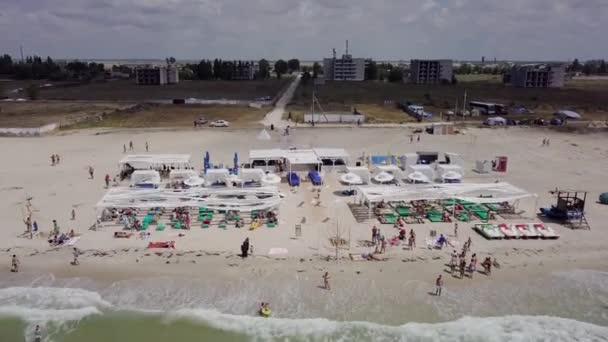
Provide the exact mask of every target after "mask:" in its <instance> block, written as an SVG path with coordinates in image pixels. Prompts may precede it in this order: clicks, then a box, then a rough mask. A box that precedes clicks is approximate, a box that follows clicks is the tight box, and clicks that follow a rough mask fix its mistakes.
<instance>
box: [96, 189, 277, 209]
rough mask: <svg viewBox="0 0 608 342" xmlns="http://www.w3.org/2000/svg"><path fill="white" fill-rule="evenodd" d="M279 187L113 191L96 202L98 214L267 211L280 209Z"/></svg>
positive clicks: (109, 191)
mask: <svg viewBox="0 0 608 342" xmlns="http://www.w3.org/2000/svg"><path fill="white" fill-rule="evenodd" d="M280 203H281V197H280V196H279V192H278V190H277V188H276V187H260V188H193V189H183V190H175V189H133V188H111V189H110V190H108V192H107V193H106V194H105V195H104V196H103V198H102V199H101V200H100V201H99V202H98V203H97V210H98V214H99V213H100V212H101V211H102V210H103V209H106V208H177V207H195V208H198V207H206V208H209V209H211V210H238V211H252V210H267V209H272V208H278V206H279V204H280Z"/></svg>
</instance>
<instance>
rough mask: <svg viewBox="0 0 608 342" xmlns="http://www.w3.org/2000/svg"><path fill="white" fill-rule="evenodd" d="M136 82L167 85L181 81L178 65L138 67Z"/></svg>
mask: <svg viewBox="0 0 608 342" xmlns="http://www.w3.org/2000/svg"><path fill="white" fill-rule="evenodd" d="M135 82H136V83H137V84H140V85H165V84H176V83H179V71H178V70H177V67H174V66H170V67H164V66H160V67H137V68H136V69H135Z"/></svg>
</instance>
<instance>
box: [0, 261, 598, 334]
mask: <svg viewBox="0 0 608 342" xmlns="http://www.w3.org/2000/svg"><path fill="white" fill-rule="evenodd" d="M231 287H233V288H231ZM256 288H257V287H256V286H255V285H254V284H248V283H242V284H232V285H229V286H224V287H218V286H216V284H211V283H209V284H205V283H202V284H201V283H198V282H194V281H192V282H189V281H187V280H184V279H172V278H158V279H135V280H126V281H119V282H115V283H112V284H110V285H105V284H104V285H101V284H98V283H96V282H94V281H91V280H89V279H82V278H72V279H55V278H54V277H53V276H52V275H36V276H20V277H19V278H14V279H11V280H10V281H7V280H4V281H0V341H2V342H5V341H6V342H12V341H19V342H22V341H33V337H34V330H35V327H36V325H40V326H41V330H42V333H43V341H53V342H72V341H91V342H96V341H100V342H101V341H104V342H106V341H131V342H135V341H146V342H155V341H159V342H160V341H163V342H166V341H168V340H169V341H608V327H607V326H608V273H605V272H597V271H588V270H576V271H571V272H562V273H555V274H553V275H551V276H549V277H546V278H538V279H534V280H532V281H530V282H526V283H525V284H517V285H504V286H498V285H496V284H490V283H488V285H484V286H477V287H475V288H472V287H471V288H462V289H458V290H454V291H446V292H445V293H444V295H443V296H442V297H441V298H440V299H439V298H433V297H431V296H428V293H427V292H426V291H428V289H425V288H424V287H422V286H417V285H416V284H413V285H412V286H410V287H409V288H408V289H407V293H408V296H410V297H411V300H410V301H409V302H408V303H409V304H408V305H410V306H411V307H409V310H408V309H407V308H404V307H401V306H397V307H396V308H390V307H385V308H384V310H377V308H374V306H373V305H371V303H372V302H373V301H374V300H375V299H374V298H371V301H368V300H366V299H364V297H362V296H361V294H360V293H358V292H357V290H355V289H351V290H349V291H347V290H341V291H340V292H338V291H336V292H335V293H334V294H333V295H332V297H337V298H336V299H335V300H334V301H332V302H329V303H324V304H322V305H320V304H319V303H314V300H310V298H309V297H308V295H307V293H306V292H305V291H304V290H303V289H298V288H297V286H292V287H290V290H286V291H285V292H287V293H286V294H285V295H281V294H278V293H276V296H274V297H273V300H272V302H273V309H274V308H276V309H275V310H274V312H273V318H262V317H258V316H256V315H255V305H256V303H249V302H251V301H248V300H247V298H257V297H256V296H259V295H260V293H256ZM271 290H272V291H276V289H271ZM425 290H426V291H425ZM353 292H354V293H353ZM380 295H381V294H380ZM356 298H358V300H357V301H355V299H356ZM349 303H350V304H351V305H350V306H349ZM385 306H386V305H385ZM285 307H287V308H285ZM282 308H283V309H282ZM347 308H350V309H349V310H347ZM369 312H372V314H369ZM362 317H363V318H366V317H367V318H368V319H361V318H362Z"/></svg>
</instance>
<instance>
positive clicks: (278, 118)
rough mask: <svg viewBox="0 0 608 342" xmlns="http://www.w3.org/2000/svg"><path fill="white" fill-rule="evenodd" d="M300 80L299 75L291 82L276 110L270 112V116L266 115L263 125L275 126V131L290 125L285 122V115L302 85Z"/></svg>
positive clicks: (275, 107)
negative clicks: (294, 94) (286, 107)
mask: <svg viewBox="0 0 608 342" xmlns="http://www.w3.org/2000/svg"><path fill="white" fill-rule="evenodd" d="M300 79H301V76H300V75H298V76H297V77H296V78H295V79H294V80H293V82H291V84H290V85H289V88H287V90H286V91H285V93H283V95H282V96H281V98H279V100H278V101H277V103H276V104H275V106H274V109H273V110H271V111H270V112H268V114H266V116H265V117H264V120H262V124H263V125H264V126H270V125H274V127H275V129H276V128H283V127H287V125H288V124H289V123H288V122H287V121H285V120H283V113H285V106H287V104H288V103H289V102H290V101H291V98H292V97H293V93H294V92H295V91H296V88H298V84H300Z"/></svg>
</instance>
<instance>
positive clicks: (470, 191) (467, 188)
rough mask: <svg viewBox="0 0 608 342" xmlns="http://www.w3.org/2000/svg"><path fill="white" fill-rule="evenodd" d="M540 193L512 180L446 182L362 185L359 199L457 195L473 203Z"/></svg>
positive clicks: (359, 190) (405, 199) (363, 200)
mask: <svg viewBox="0 0 608 342" xmlns="http://www.w3.org/2000/svg"><path fill="white" fill-rule="evenodd" d="M529 197H536V198H538V196H537V195H534V194H531V193H529V192H527V191H525V190H523V189H520V188H518V187H515V186H513V185H511V184H509V183H478V184H470V183H443V184H417V185H409V186H400V187H389V186H358V187H357V198H356V200H357V201H359V203H365V204H367V205H368V206H369V209H370V216H371V206H372V204H373V203H378V202H382V201H385V202H401V201H404V202H409V201H415V200H429V201H433V200H445V199H451V198H456V199H460V200H465V201H469V202H473V203H500V202H513V201H516V200H519V199H523V198H529Z"/></svg>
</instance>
